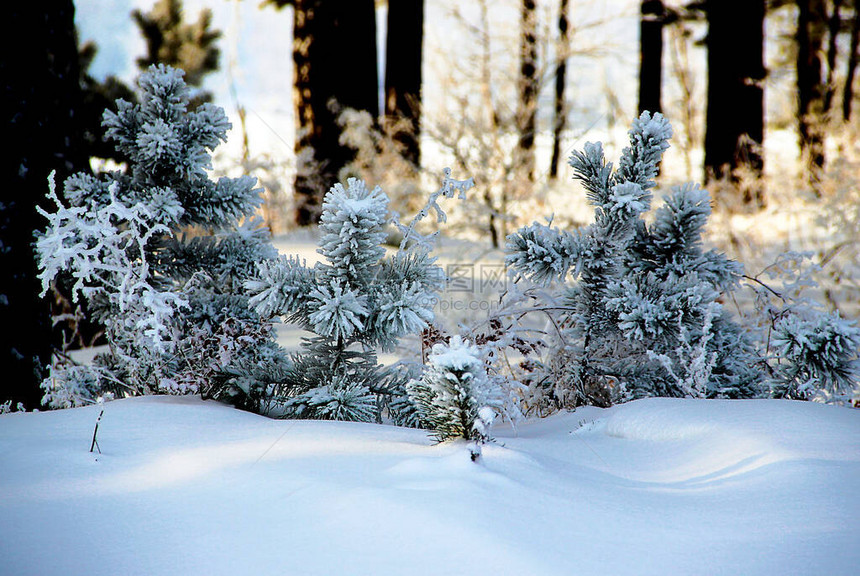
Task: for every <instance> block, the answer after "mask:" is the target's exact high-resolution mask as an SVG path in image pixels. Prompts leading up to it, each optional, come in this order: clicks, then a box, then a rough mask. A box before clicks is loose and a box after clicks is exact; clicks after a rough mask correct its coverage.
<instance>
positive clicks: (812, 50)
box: [795, 0, 827, 193]
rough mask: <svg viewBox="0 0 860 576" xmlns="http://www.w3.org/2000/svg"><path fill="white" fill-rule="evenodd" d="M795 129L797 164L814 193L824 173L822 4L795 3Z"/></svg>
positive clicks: (809, 0)
mask: <svg viewBox="0 0 860 576" xmlns="http://www.w3.org/2000/svg"><path fill="white" fill-rule="evenodd" d="M797 7H798V14H797V33H796V36H795V40H796V42H797V129H798V136H799V144H800V156H801V161H802V162H803V165H804V167H805V169H806V171H807V172H806V173H807V178H808V180H809V183H810V185H811V186H812V187H813V190H815V191H816V193H818V192H819V191H818V185H819V183H820V180H821V172H822V170H823V169H824V124H825V118H824V101H825V93H826V86H825V85H824V80H823V77H822V60H821V55H822V48H823V45H824V36H825V34H826V32H827V24H826V13H825V5H824V0H797Z"/></svg>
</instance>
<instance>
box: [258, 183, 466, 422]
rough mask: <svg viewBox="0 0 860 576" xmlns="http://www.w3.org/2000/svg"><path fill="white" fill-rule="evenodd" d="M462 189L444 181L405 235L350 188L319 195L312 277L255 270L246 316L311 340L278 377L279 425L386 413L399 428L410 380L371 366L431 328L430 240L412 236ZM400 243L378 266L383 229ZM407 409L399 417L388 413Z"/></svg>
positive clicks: (364, 191)
mask: <svg viewBox="0 0 860 576" xmlns="http://www.w3.org/2000/svg"><path fill="white" fill-rule="evenodd" d="M472 185H473V184H472V183H471V179H469V180H466V181H458V180H453V179H451V178H450V172H446V177H445V180H444V183H443V186H442V187H441V188H440V190H439V192H437V193H435V194H433V195H431V196H430V200H429V201H428V203H427V206H425V208H424V209H423V210H422V211H421V212H420V213H419V214H418V216H416V218H415V219H414V220H413V221H412V222H411V223H410V224H409V225H408V226H406V225H401V224H399V222H398V221H397V219H396V217H393V216H392V215H390V214H389V212H388V197H387V196H386V195H385V193H384V192H383V191H382V190H381V189H380V188H379V187H376V188H373V189H368V188H367V186H366V185H365V183H364V182H363V181H361V180H358V179H355V178H350V179H349V180H348V182H347V186H346V187H344V186H343V185H342V184H336V185H334V186H333V187H332V188H331V190H330V191H329V192H328V193H327V194H326V196H325V199H324V202H323V207H322V208H323V212H322V217H321V220H320V224H319V227H320V231H321V236H320V241H319V248H318V250H317V251H318V252H319V253H320V254H321V255H322V256H323V257H324V261H321V262H318V263H316V264H315V265H314V266H313V267H309V266H307V265H306V264H305V263H303V262H301V261H299V260H298V259H297V258H294V257H286V256H284V257H281V258H279V259H277V260H273V261H268V262H262V263H261V264H260V265H259V271H258V274H257V276H256V277H255V278H253V279H251V280H249V281H247V282H246V283H245V285H246V288H247V290H248V294H250V296H251V299H250V303H251V306H252V307H253V309H254V310H255V311H256V312H257V313H258V314H260V315H261V316H263V317H264V318H273V317H276V316H281V317H283V318H284V319H285V320H286V321H288V322H291V323H295V324H298V325H299V326H300V327H302V328H303V329H305V330H306V331H308V332H310V333H311V334H312V336H310V337H308V338H306V339H305V340H304V341H303V344H302V350H301V351H300V352H299V353H297V354H295V355H293V356H292V362H291V365H290V366H289V367H288V368H287V369H286V370H285V371H284V373H283V374H282V375H281V376H280V377H281V378H282V380H281V388H280V389H281V393H282V395H283V396H284V402H283V406H282V408H283V411H284V414H285V416H287V417H301V418H320V419H339V420H359V421H373V420H379V419H380V418H381V417H382V410H383V409H384V408H387V411H388V414H389V416H390V417H391V418H392V419H393V420H394V421H396V422H403V421H404V420H406V419H408V416H409V415H408V412H409V410H408V403H405V402H403V400H404V398H405V390H404V386H405V383H406V382H407V381H408V379H409V377H410V375H409V373H408V371H407V372H404V371H400V370H395V369H393V368H383V367H382V366H380V365H379V364H378V362H377V352H378V351H388V350H392V349H393V347H394V346H395V344H396V343H397V342H398V340H399V339H400V338H402V337H403V336H405V335H407V334H414V333H419V332H421V331H422V330H423V329H424V328H426V327H427V326H428V325H429V323H430V322H432V320H433V304H434V302H435V297H434V296H435V293H436V292H437V291H438V290H439V289H440V288H441V286H442V284H443V280H444V278H443V273H442V270H441V269H440V268H439V267H438V266H436V265H435V263H434V262H435V258H433V257H432V256H431V255H430V250H431V248H432V240H431V239H429V238H425V237H422V236H421V235H420V234H418V233H417V232H416V231H415V224H416V223H417V221H418V220H420V219H421V218H423V217H424V216H426V214H427V213H428V211H429V210H430V209H434V210H436V211H437V216H438V217H439V218H440V219H444V212H443V211H442V210H441V208H440V207H439V206H438V204H436V198H438V196H439V195H444V196H446V197H450V196H453V194H454V192H455V191H456V190H460V194H461V195H462V194H463V193H464V192H465V190H466V189H467V188H468V187H471V186H472ZM392 223H393V224H395V225H396V226H397V227H398V228H399V230H400V232H401V233H402V234H403V241H402V242H401V245H400V248H399V249H398V250H396V251H395V252H394V254H393V255H391V256H386V249H385V247H384V243H385V241H386V239H387V237H388V234H389V230H388V229H387V227H388V226H389V224H392ZM398 406H401V407H407V409H406V410H405V411H404V412H403V413H401V412H399V411H398V410H397V407H398Z"/></svg>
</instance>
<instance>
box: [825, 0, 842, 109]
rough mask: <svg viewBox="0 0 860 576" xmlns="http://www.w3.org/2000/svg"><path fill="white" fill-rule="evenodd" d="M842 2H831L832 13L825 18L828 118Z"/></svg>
mask: <svg viewBox="0 0 860 576" xmlns="http://www.w3.org/2000/svg"><path fill="white" fill-rule="evenodd" d="M842 2H843V0H833V11H832V12H831V13H830V16H829V17H828V18H827V80H825V82H824V105H823V110H824V115H825V117H827V116H829V114H830V108H831V107H832V106H833V95H834V94H835V93H836V79H835V78H834V74H835V73H836V58H837V56H839V32H840V28H841V27H842V15H841V14H840V13H839V12H840V10H841V9H842Z"/></svg>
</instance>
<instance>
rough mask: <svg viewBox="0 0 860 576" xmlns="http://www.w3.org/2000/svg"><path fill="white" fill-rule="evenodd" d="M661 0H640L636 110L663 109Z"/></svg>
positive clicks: (651, 110) (662, 15) (662, 13)
mask: <svg viewBox="0 0 860 576" xmlns="http://www.w3.org/2000/svg"><path fill="white" fill-rule="evenodd" d="M663 18H664V8H663V2H662V0H642V4H641V19H640V21H639V113H640V114H641V113H642V112H644V111H646V110H647V111H649V112H651V113H652V114H653V113H654V112H662V111H663V106H662V104H661V94H662V87H663Z"/></svg>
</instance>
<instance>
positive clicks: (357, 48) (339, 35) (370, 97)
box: [293, 0, 379, 226]
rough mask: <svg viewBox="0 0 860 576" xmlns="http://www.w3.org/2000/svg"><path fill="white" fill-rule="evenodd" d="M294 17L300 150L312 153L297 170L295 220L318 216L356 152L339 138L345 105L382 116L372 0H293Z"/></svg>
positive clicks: (312, 220) (304, 223)
mask: <svg viewBox="0 0 860 576" xmlns="http://www.w3.org/2000/svg"><path fill="white" fill-rule="evenodd" d="M293 4H294V10H293V14H294V21H293V61H294V74H295V78H294V80H295V82H294V90H295V92H294V100H295V107H296V115H297V126H296V128H297V141H296V152H297V154H298V155H299V158H303V157H304V155H305V154H306V153H307V152H312V153H313V161H312V162H311V163H310V164H309V165H304V166H300V167H299V168H298V171H297V175H296V183H295V195H296V205H297V206H296V223H297V224H298V225H300V226H307V225H309V224H314V223H316V222H318V221H319V217H320V214H321V210H322V199H323V196H325V193H326V192H327V191H328V189H329V188H330V187H331V186H332V185H333V184H335V183H336V182H337V181H338V180H339V172H340V170H341V169H342V168H343V167H344V166H346V165H347V164H348V163H349V162H350V160H351V159H352V158H353V157H354V151H352V150H350V149H348V148H346V147H344V146H342V145H341V144H340V142H339V139H340V133H341V127H340V126H339V125H338V123H337V118H338V115H339V113H340V111H342V110H343V109H344V108H353V109H356V110H365V111H367V112H369V113H370V114H371V116H372V117H373V118H374V120H375V119H376V118H377V117H378V116H379V98H378V72H377V67H376V12H375V6H374V1H373V0H349V1H342V2H333V1H331V0H295V1H294V2H293Z"/></svg>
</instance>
